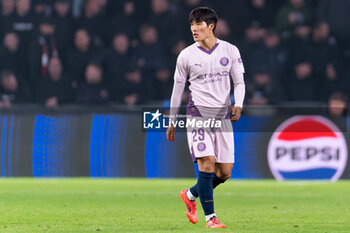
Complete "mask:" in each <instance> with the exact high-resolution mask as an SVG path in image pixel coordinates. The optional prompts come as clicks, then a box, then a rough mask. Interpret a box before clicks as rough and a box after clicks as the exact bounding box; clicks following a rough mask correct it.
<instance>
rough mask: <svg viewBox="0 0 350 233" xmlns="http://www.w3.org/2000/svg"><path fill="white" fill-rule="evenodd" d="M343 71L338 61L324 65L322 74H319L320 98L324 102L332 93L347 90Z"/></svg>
mask: <svg viewBox="0 0 350 233" xmlns="http://www.w3.org/2000/svg"><path fill="white" fill-rule="evenodd" d="M344 75H345V71H344V68H343V67H342V64H340V63H339V62H338V63H337V62H329V63H328V64H327V65H326V66H325V72H324V75H322V76H321V88H320V100H322V101H324V102H326V101H327V100H328V99H329V98H330V96H331V94H332V93H334V92H337V91H340V92H344V93H345V92H346V91H347V90H348V86H347V80H346V79H345V78H344Z"/></svg>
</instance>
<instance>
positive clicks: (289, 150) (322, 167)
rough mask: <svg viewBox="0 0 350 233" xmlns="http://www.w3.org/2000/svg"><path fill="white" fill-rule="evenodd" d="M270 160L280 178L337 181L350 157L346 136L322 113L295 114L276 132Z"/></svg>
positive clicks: (269, 155) (275, 175)
mask: <svg viewBox="0 0 350 233" xmlns="http://www.w3.org/2000/svg"><path fill="white" fill-rule="evenodd" d="M267 156H268V163H269V167H270V169H271V172H272V174H273V176H274V177H275V178H276V179H277V180H289V179H316V180H331V181H336V180H338V179H339V178H340V177H341V175H342V174H343V172H344V169H345V166H346V162H347V159H348V150H347V144H346V141H345V137H344V135H343V134H342V132H341V131H340V130H339V129H338V128H337V126H336V125H335V124H334V123H333V122H331V121H330V120H328V119H327V118H324V117H322V116H295V117H292V118H289V119H288V120H286V121H285V122H283V123H282V124H281V125H280V126H279V127H278V128H277V129H276V130H275V132H274V133H273V135H272V137H271V139H270V142H269V146H268V152H267Z"/></svg>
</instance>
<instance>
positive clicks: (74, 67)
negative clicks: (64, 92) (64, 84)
mask: <svg viewBox="0 0 350 233" xmlns="http://www.w3.org/2000/svg"><path fill="white" fill-rule="evenodd" d="M95 54H96V53H95V51H94V50H93V49H89V50H88V51H86V52H82V51H79V50H77V49H72V50H70V51H68V54H67V56H66V64H65V67H66V68H67V70H68V72H69V74H70V75H71V76H72V79H73V80H75V81H77V82H78V83H82V82H83V80H84V77H85V68H86V66H87V65H88V64H89V63H90V62H91V61H92V60H93V58H94V56H95Z"/></svg>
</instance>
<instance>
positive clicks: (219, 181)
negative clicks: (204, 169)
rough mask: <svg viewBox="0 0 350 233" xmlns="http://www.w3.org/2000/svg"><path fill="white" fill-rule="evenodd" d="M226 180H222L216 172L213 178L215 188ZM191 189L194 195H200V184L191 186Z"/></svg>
mask: <svg viewBox="0 0 350 233" xmlns="http://www.w3.org/2000/svg"><path fill="white" fill-rule="evenodd" d="M225 181H226V180H222V179H220V178H219V177H218V176H217V175H216V174H214V178H213V189H215V188H216V186H218V185H219V184H221V183H224V182H225ZM190 191H191V193H192V195H193V196H195V197H198V196H199V194H198V185H197V184H195V185H194V186H193V187H191V188H190Z"/></svg>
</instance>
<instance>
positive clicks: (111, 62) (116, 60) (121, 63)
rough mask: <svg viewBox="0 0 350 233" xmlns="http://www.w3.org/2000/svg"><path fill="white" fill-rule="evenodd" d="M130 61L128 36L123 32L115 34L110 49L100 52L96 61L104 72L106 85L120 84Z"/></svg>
mask: <svg viewBox="0 0 350 233" xmlns="http://www.w3.org/2000/svg"><path fill="white" fill-rule="evenodd" d="M130 59H131V48H130V39H129V36H128V35H127V34H126V33H124V32H119V33H116V34H115V35H114V38H113V42H112V46H111V48H108V49H106V50H104V51H103V52H101V53H100V54H99V56H98V58H97V59H96V60H97V62H98V63H99V64H101V65H102V66H103V68H104V70H105V73H106V78H107V80H106V82H107V83H108V85H110V84H111V85H112V84H114V83H115V82H120V80H121V79H122V78H123V77H124V73H125V71H126V67H127V66H128V65H129V62H130ZM116 64H118V66H117V65H116Z"/></svg>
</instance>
